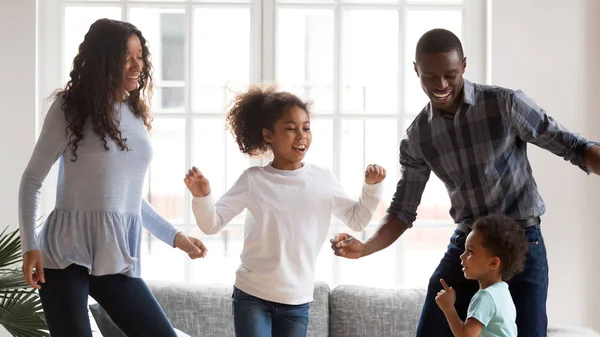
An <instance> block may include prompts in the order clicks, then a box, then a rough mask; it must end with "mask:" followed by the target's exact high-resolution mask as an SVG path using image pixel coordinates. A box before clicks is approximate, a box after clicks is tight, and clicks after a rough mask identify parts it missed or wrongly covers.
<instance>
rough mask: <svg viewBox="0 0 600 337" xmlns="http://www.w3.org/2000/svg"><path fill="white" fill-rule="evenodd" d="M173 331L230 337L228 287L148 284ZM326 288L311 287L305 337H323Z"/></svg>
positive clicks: (326, 316)
mask: <svg viewBox="0 0 600 337" xmlns="http://www.w3.org/2000/svg"><path fill="white" fill-rule="evenodd" d="M148 286H149V287H150V290H152V293H153V294H154V296H155V297H156V299H157V300H158V302H159V303H160V305H161V307H162V308H163V310H164V311H165V314H166V315H167V317H169V320H171V323H172V324H173V326H174V327H176V328H178V329H180V330H182V331H185V332H186V333H188V334H189V335H190V336H192V337H197V336H202V337H234V336H235V334H234V330H233V315H232V313H231V301H232V299H231V294H232V291H233V287H232V286H226V285H204V284H177V283H162V282H148ZM328 332H329V287H328V286H327V284H326V283H323V282H317V283H315V291H314V301H313V302H312V303H311V307H310V321H309V327H308V337H327V336H328Z"/></svg>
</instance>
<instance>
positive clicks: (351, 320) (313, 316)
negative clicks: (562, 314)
mask: <svg viewBox="0 0 600 337" xmlns="http://www.w3.org/2000/svg"><path fill="white" fill-rule="evenodd" d="M149 286H150V289H151V290H152V292H153V293H154V295H155V296H156V298H157V300H158V302H160V304H161V306H162V307H163V309H164V310H165V313H166V314H167V316H168V317H169V319H170V320H171V322H172V323H173V325H174V326H175V327H176V328H177V329H179V330H181V331H183V332H185V333H186V334H189V335H190V336H192V337H235V336H234V332H233V317H232V314H231V292H232V287H231V286H222V285H218V286H217V285H214V286H207V285H190V284H173V283H156V282H149ZM424 296H425V291H424V290H382V289H374V288H366V287H357V286H347V285H344V286H338V287H336V288H334V289H333V290H330V289H329V287H328V286H327V284H325V283H321V282H317V283H316V284H315V292H314V302H312V304H311V308H310V324H309V329H308V336H309V337H409V336H414V335H415V329H416V326H417V321H418V319H419V313H420V310H421V305H422V303H423V299H424ZM91 309H92V313H93V314H94V317H95V319H96V322H98V325H99V326H100V325H103V326H104V329H103V328H102V327H101V331H102V332H103V334H104V336H105V337H120V336H123V335H121V334H120V333H119V332H114V331H115V330H111V329H112V328H109V327H106V326H107V324H106V322H107V321H110V319H109V318H107V316H106V315H105V313H104V312H100V311H101V308H99V307H98V306H97V305H95V306H93V307H91ZM102 322H103V323H102ZM110 323H111V324H112V322H110ZM113 328H114V329H117V328H116V327H115V326H113ZM105 331H109V332H105ZM548 336H549V337H600V334H598V333H596V332H594V331H592V330H590V329H586V328H579V327H562V326H561V327H557V326H551V327H550V328H549V329H548ZM276 337H285V336H276Z"/></svg>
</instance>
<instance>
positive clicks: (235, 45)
mask: <svg viewBox="0 0 600 337" xmlns="http://www.w3.org/2000/svg"><path fill="white" fill-rule="evenodd" d="M193 23H194V31H193V39H192V40H193V45H192V49H193V55H194V56H193V59H192V60H193V62H192V71H193V88H192V89H193V90H192V101H193V108H194V111H195V112H222V111H223V110H224V107H225V106H226V105H227V104H228V103H229V102H230V100H231V97H232V92H231V90H235V91H238V90H239V89H245V88H246V87H247V86H248V84H249V82H250V64H251V62H252V60H253V58H252V56H251V53H250V36H251V33H250V32H251V25H250V9H248V8H228V9H224V8H223V9H220V8H198V9H196V10H195V11H194V22H193Z"/></svg>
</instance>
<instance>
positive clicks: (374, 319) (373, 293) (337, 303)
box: [329, 285, 425, 337]
mask: <svg viewBox="0 0 600 337" xmlns="http://www.w3.org/2000/svg"><path fill="white" fill-rule="evenodd" d="M424 300H425V290H400V289H394V290H384V289H375V288H366V287H359V286H349V285H343V286H338V287H336V288H334V289H333V290H332V291H331V295H330V297H329V302H330V307H331V310H330V315H331V320H330V329H331V330H330V332H331V333H330V336H331V337H374V336H377V337H413V336H415V331H416V328H417V322H418V321H419V314H420V312H421V307H422V306H423V301H424Z"/></svg>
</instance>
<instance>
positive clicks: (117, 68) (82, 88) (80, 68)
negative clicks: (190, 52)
mask: <svg viewBox="0 0 600 337" xmlns="http://www.w3.org/2000/svg"><path fill="white" fill-rule="evenodd" d="M133 35H136V36H137V37H138V38H139V40H140V42H141V45H142V58H143V66H142V69H141V72H140V76H139V79H138V86H137V88H136V89H135V90H134V91H131V92H129V93H128V94H125V93H123V89H122V88H123V69H124V65H125V62H127V60H126V58H127V41H128V39H129V38H130V37H131V36H133ZM149 58H150V52H149V51H148V47H147V45H146V39H145V38H144V36H143V35H142V32H141V31H140V30H139V29H137V28H136V27H135V26H134V25H132V24H131V23H128V22H123V21H116V20H109V19H100V20H97V21H96V22H94V23H93V24H92V25H91V26H90V30H89V31H88V32H87V34H86V35H85V38H84V40H83V42H82V43H81V44H80V45H79V52H78V54H77V56H75V59H73V69H72V70H71V73H70V74H69V76H70V77H71V79H70V80H69V82H67V85H66V86H65V88H64V89H61V90H59V91H58V92H57V93H56V94H55V97H61V98H63V104H62V109H63V111H64V113H65V119H66V123H67V127H66V129H67V130H66V131H67V136H68V139H69V147H70V149H71V151H72V152H73V157H74V159H71V161H75V160H77V153H76V152H77V148H78V144H79V142H80V141H81V140H82V139H83V130H84V127H85V123H86V121H87V120H88V118H89V119H91V121H92V126H93V129H94V131H95V132H96V134H97V135H98V136H99V137H100V138H101V139H102V141H103V143H104V148H105V149H106V150H108V149H109V148H108V146H107V139H106V138H107V137H110V138H111V139H112V140H113V141H114V142H115V143H116V144H117V145H118V146H119V147H120V148H121V150H129V148H128V147H127V138H123V137H122V135H121V131H120V130H119V118H118V116H117V114H116V113H115V110H114V104H115V103H116V102H123V101H124V100H125V101H126V102H127V104H129V107H130V108H131V110H132V111H133V114H134V115H135V116H136V117H138V118H140V119H142V121H143V122H144V125H146V127H147V128H148V130H150V128H151V121H152V119H151V117H150V108H149V106H148V103H149V102H150V100H151V98H152V74H151V73H152V63H151V62H150V59H149ZM124 94H125V95H126V97H125V96H123V95H124Z"/></svg>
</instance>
